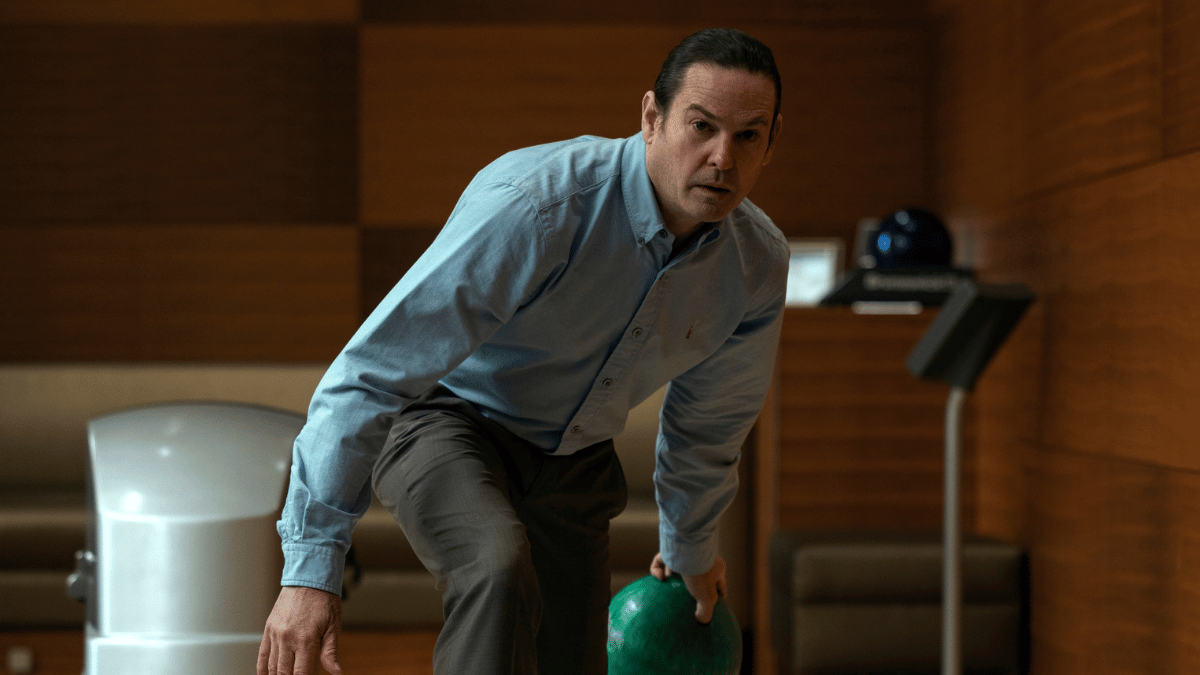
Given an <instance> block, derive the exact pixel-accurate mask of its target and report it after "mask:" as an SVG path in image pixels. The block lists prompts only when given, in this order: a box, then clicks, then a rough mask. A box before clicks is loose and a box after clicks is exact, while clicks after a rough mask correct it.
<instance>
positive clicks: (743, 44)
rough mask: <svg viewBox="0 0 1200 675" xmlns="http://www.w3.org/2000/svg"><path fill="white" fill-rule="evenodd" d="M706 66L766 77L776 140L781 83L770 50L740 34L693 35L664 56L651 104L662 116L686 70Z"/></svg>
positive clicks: (712, 31) (712, 30)
mask: <svg viewBox="0 0 1200 675" xmlns="http://www.w3.org/2000/svg"><path fill="white" fill-rule="evenodd" d="M697 63H709V64H713V65H717V66H721V67H723V68H734V69H738V70H744V71H747V72H750V73H754V74H758V75H766V76H767V77H769V78H771V80H772V81H774V83H775V115H774V116H773V117H772V118H771V137H772V138H774V136H775V118H777V117H779V109H780V104H781V103H782V99H783V82H782V81H781V80H780V78H779V68H778V67H776V66H775V57H774V55H772V54H771V49H770V48H769V47H767V46H766V45H765V44H763V43H762V42H759V41H758V40H757V39H755V38H753V37H751V36H749V35H747V34H746V33H743V32H742V31H740V30H733V29H730V28H709V29H707V30H702V31H700V32H698V33H693V34H692V35H689V36H688V37H686V38H684V39H683V41H682V42H680V43H679V44H678V45H676V46H675V48H674V49H672V50H671V53H670V54H667V60H666V61H664V62H663V65H662V70H660V71H659V73H658V79H656V80H655V81H654V100H655V102H656V103H657V104H658V106H659V108H661V109H662V112H663V114H664V115H665V114H666V113H667V112H668V111H669V110H670V108H671V102H672V101H674V100H675V94H677V93H678V92H679V87H680V86H682V84H683V78H684V76H685V75H686V74H687V70H688V68H690V67H692V66H694V65H696V64H697Z"/></svg>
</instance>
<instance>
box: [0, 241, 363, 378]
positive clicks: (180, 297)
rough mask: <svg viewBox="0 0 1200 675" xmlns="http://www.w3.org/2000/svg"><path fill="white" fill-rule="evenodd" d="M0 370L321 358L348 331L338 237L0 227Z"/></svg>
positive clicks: (350, 267) (352, 322)
mask: <svg viewBox="0 0 1200 675" xmlns="http://www.w3.org/2000/svg"><path fill="white" fill-rule="evenodd" d="M4 236H5V245H4V246H3V247H0V316H4V317H5V323H4V326H5V328H4V330H2V331H0V359H3V360H5V361H30V360H50V361H197V360H208V361H234V362H238V361H241V362H246V361H249V362H254V361H266V362H288V361H293V362H295V361H299V362H304V361H310V362H325V361H329V360H332V359H333V357H334V356H336V355H337V352H338V351H339V350H340V349H341V347H342V345H343V344H345V342H346V340H347V339H349V337H350V335H351V334H352V333H353V331H354V329H355V328H356V327H357V323H358V313H357V311H356V310H357V307H358V305H357V299H358V283H357V280H358V265H357V253H358V240H357V235H356V233H355V232H354V231H353V230H352V229H348V228H345V227H338V226H303V225H280V226H270V225H239V226H216V225H195V226H189V225H180V224H174V225H166V226H130V225H105V226H55V227H44V226H43V227H38V226H22V227H17V226H9V227H6V228H4Z"/></svg>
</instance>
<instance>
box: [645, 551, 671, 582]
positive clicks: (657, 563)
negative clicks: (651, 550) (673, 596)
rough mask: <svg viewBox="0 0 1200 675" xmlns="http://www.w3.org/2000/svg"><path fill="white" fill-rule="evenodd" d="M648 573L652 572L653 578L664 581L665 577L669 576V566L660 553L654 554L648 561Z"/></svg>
mask: <svg viewBox="0 0 1200 675" xmlns="http://www.w3.org/2000/svg"><path fill="white" fill-rule="evenodd" d="M650 574H653V575H654V578H655V579H658V580H659V581H666V580H667V577H669V576H671V568H670V567H667V563H666V561H665V560H663V558H662V554H661V553H657V554H655V556H654V561H653V562H651V563H650Z"/></svg>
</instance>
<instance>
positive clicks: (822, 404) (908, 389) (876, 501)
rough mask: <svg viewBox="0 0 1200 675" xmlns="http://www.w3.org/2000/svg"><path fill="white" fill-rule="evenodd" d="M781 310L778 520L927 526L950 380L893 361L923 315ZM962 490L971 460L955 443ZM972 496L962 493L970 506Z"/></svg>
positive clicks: (792, 524) (935, 521) (785, 523)
mask: <svg viewBox="0 0 1200 675" xmlns="http://www.w3.org/2000/svg"><path fill="white" fill-rule="evenodd" d="M932 316H933V313H932V312H926V313H924V314H923V315H919V316H860V315H855V314H853V313H851V312H850V311H849V310H848V309H820V308H818V309H797V310H790V311H789V312H788V315H787V319H786V322H785V324H784V334H783V340H782V343H781V347H780V349H781V357H780V375H779V377H780V382H781V386H780V392H779V395H778V415H779V420H778V433H779V437H780V452H779V458H778V478H777V481H778V484H779V485H780V486H781V487H780V490H779V503H778V515H777V520H778V525H779V527H780V528H781V529H794V528H828V527H850V528H903V529H908V528H923V527H927V528H936V527H938V526H939V524H940V523H941V518H942V454H943V438H944V437H943V419H944V410H945V403H946V397H947V395H948V393H949V387H948V386H946V385H942V384H939V383H934V382H925V381H921V380H918V379H916V378H915V377H913V376H912V375H911V374H909V373H908V371H907V369H906V368H905V365H904V362H905V359H906V358H907V356H908V353H909V352H910V351H911V350H912V347H913V346H914V345H916V343H917V341H918V340H920V338H921V336H922V335H923V334H924V332H925V329H926V328H927V327H928V325H929V322H930V321H931V320H932ZM964 459H965V462H964V463H965V465H966V466H965V467H964V476H965V477H966V478H965V484H966V485H967V489H966V490H965V492H966V493H967V494H970V493H971V492H972V490H971V489H970V486H971V484H972V483H971V474H972V468H971V466H972V460H971V453H970V451H969V450H968V451H967V452H966V453H965V454H964ZM972 509H973V506H972V505H971V504H969V503H967V504H964V512H965V513H966V514H967V515H968V516H969V515H970V514H971V513H972Z"/></svg>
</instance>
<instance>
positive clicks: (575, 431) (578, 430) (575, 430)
mask: <svg viewBox="0 0 1200 675" xmlns="http://www.w3.org/2000/svg"><path fill="white" fill-rule="evenodd" d="M571 433H573V434H581V433H583V427H581V426H579V425H578V424H576V425H575V426H573V427H571Z"/></svg>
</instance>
